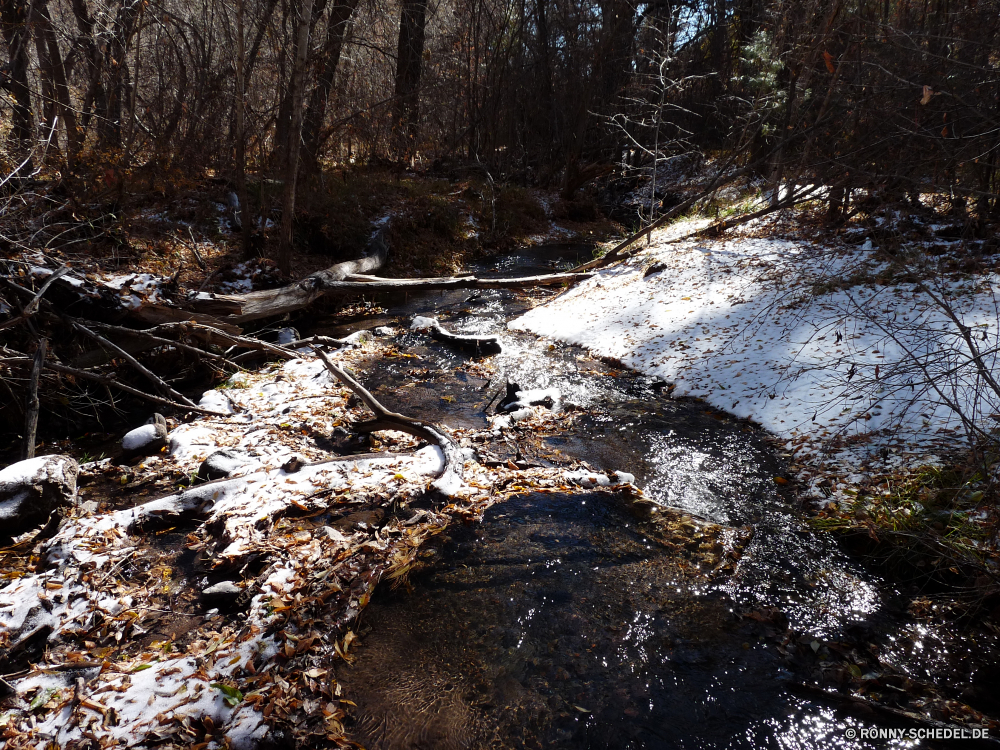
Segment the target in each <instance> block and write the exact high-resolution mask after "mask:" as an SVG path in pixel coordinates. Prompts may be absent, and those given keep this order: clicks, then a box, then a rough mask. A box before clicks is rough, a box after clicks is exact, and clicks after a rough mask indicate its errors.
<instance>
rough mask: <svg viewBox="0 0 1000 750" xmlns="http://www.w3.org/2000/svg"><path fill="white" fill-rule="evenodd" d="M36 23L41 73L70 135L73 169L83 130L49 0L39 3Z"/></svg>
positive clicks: (69, 156)
mask: <svg viewBox="0 0 1000 750" xmlns="http://www.w3.org/2000/svg"><path fill="white" fill-rule="evenodd" d="M34 20H35V23H36V24H37V26H38V38H37V45H38V59H39V63H40V66H41V68H42V70H41V73H42V76H43V77H44V78H47V79H48V86H47V88H48V89H49V90H50V91H51V92H52V96H53V98H54V99H55V101H54V102H53V105H54V106H53V109H54V110H55V109H57V110H58V112H59V115H60V117H61V118H62V125H63V130H64V132H65V133H66V161H67V163H68V164H69V166H70V169H72V168H73V162H74V161H75V160H76V156H77V154H78V153H79V152H80V131H79V130H78V128H77V123H76V109H75V108H74V107H73V103H72V101H71V100H70V95H69V86H68V84H67V82H66V65H65V62H64V61H63V56H62V52H61V51H60V49H59V42H58V40H57V39H56V32H55V29H54V28H53V27H52V19H51V18H50V11H49V4H48V2H47V0H37V2H36V6H35V19H34Z"/></svg>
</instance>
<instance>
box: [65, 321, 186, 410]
mask: <svg viewBox="0 0 1000 750" xmlns="http://www.w3.org/2000/svg"><path fill="white" fill-rule="evenodd" d="M70 323H71V325H72V326H73V327H74V328H76V329H77V330H78V331H80V332H81V333H84V334H86V335H87V336H90V337H91V338H92V339H94V341H96V342H97V343H99V344H101V345H102V346H104V347H106V348H107V349H109V350H111V351H113V352H116V353H117V354H118V356H120V357H122V358H123V359H124V360H125V361H126V362H128V363H129V364H130V365H132V367H134V368H135V369H136V370H138V371H139V372H141V373H142V374H143V375H145V376H146V378H147V379H148V380H149V381H150V382H152V383H153V385H155V386H156V387H157V389H158V390H160V391H161V392H163V393H166V394H168V395H170V396H172V397H173V398H174V400H175V401H180V402H181V403H184V404H187V405H188V406H189V407H191V406H194V405H195V404H194V402H193V401H191V400H190V399H189V398H188V397H187V396H185V395H184V394H182V393H178V392H177V391H175V390H174V389H173V388H171V387H170V386H169V385H168V384H167V383H165V382H164V381H163V380H162V379H161V378H160V377H159V376H158V375H156V374H155V373H154V372H153V371H152V370H150V369H149V368H148V367H146V366H145V365H143V364H142V363H141V362H139V360H137V359H136V358H135V357H133V356H132V355H131V354H129V353H128V352H127V351H125V350H124V349H122V348H121V347H120V346H118V344H115V343H114V342H112V341H109V340H108V339H106V338H104V336H101V335H100V334H99V333H95V332H94V331H91V330H90V329H89V328H87V326H85V325H83V323H81V322H80V321H79V320H73V319H70Z"/></svg>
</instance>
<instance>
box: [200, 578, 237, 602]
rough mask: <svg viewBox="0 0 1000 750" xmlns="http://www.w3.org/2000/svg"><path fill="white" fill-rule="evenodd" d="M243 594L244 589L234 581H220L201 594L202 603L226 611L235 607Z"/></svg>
mask: <svg viewBox="0 0 1000 750" xmlns="http://www.w3.org/2000/svg"><path fill="white" fill-rule="evenodd" d="M242 593H243V589H241V588H240V587H239V586H237V585H236V584H235V583H233V582H232V581H220V582H219V583H216V584H214V585H212V586H209V587H208V588H207V589H205V590H204V591H202V592H201V599H202V601H203V602H204V603H205V604H206V605H207V606H210V607H218V608H219V609H226V608H228V607H232V606H234V605H235V604H236V603H237V601H238V600H239V598H240V595H241V594H242Z"/></svg>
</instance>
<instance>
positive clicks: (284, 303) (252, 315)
mask: <svg viewBox="0 0 1000 750" xmlns="http://www.w3.org/2000/svg"><path fill="white" fill-rule="evenodd" d="M324 273H325V272H323V271H321V272H320V273H318V274H313V275H312V276H307V277H306V278H305V279H303V280H302V281H299V282H296V283H295V284H292V285H290V286H286V287H282V288H281V289H269V290H264V291H259V292H248V293H246V294H231V295H222V294H218V295H216V296H215V298H216V300H219V301H220V302H222V303H225V304H226V305H229V306H230V307H229V308H228V309H231V310H233V311H234V312H233V313H232V314H230V315H228V316H226V317H224V318H223V320H225V321H226V322H228V323H232V324H238V325H242V324H244V323H247V322H249V321H253V320H260V319H262V318H272V317H278V316H281V315H286V314H288V313H291V312H295V311H297V310H301V309H303V308H305V307H308V306H309V305H310V304H312V303H313V302H315V301H316V300H318V299H320V298H321V297H323V296H325V295H328V294H336V293H343V292H368V293H370V292H395V291H407V292H421V291H439V290H443V289H524V288H527V287H536V286H560V285H562V284H567V285H568V284H573V283H576V282H578V281H584V280H585V279H589V278H590V277H591V276H593V274H592V273H552V274H545V275H542V276H522V277H519V278H513V279H484V278H480V277H477V276H444V277H434V278H419V279H389V278H384V277H381V276H363V277H362V278H365V279H366V280H365V281H352V280H343V281H341V280H336V279H332V278H329V277H325V276H323V274H324ZM349 278H350V279H357V278H359V275H352V276H350V277H349ZM237 311H238V312H237Z"/></svg>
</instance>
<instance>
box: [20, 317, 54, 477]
mask: <svg viewBox="0 0 1000 750" xmlns="http://www.w3.org/2000/svg"><path fill="white" fill-rule="evenodd" d="M48 345H49V340H48V339H47V338H45V337H44V336H43V337H42V338H40V339H38V349H37V350H36V351H35V361H34V364H33V365H32V367H31V384H30V385H29V386H28V413H27V418H26V419H25V426H24V450H23V455H24V458H26V459H28V458H34V457H35V433H37V432H38V410H39V408H40V407H41V403H40V402H39V400H38V380H39V378H40V377H41V375H42V367H43V365H44V364H45V351H46V349H47V348H48Z"/></svg>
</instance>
